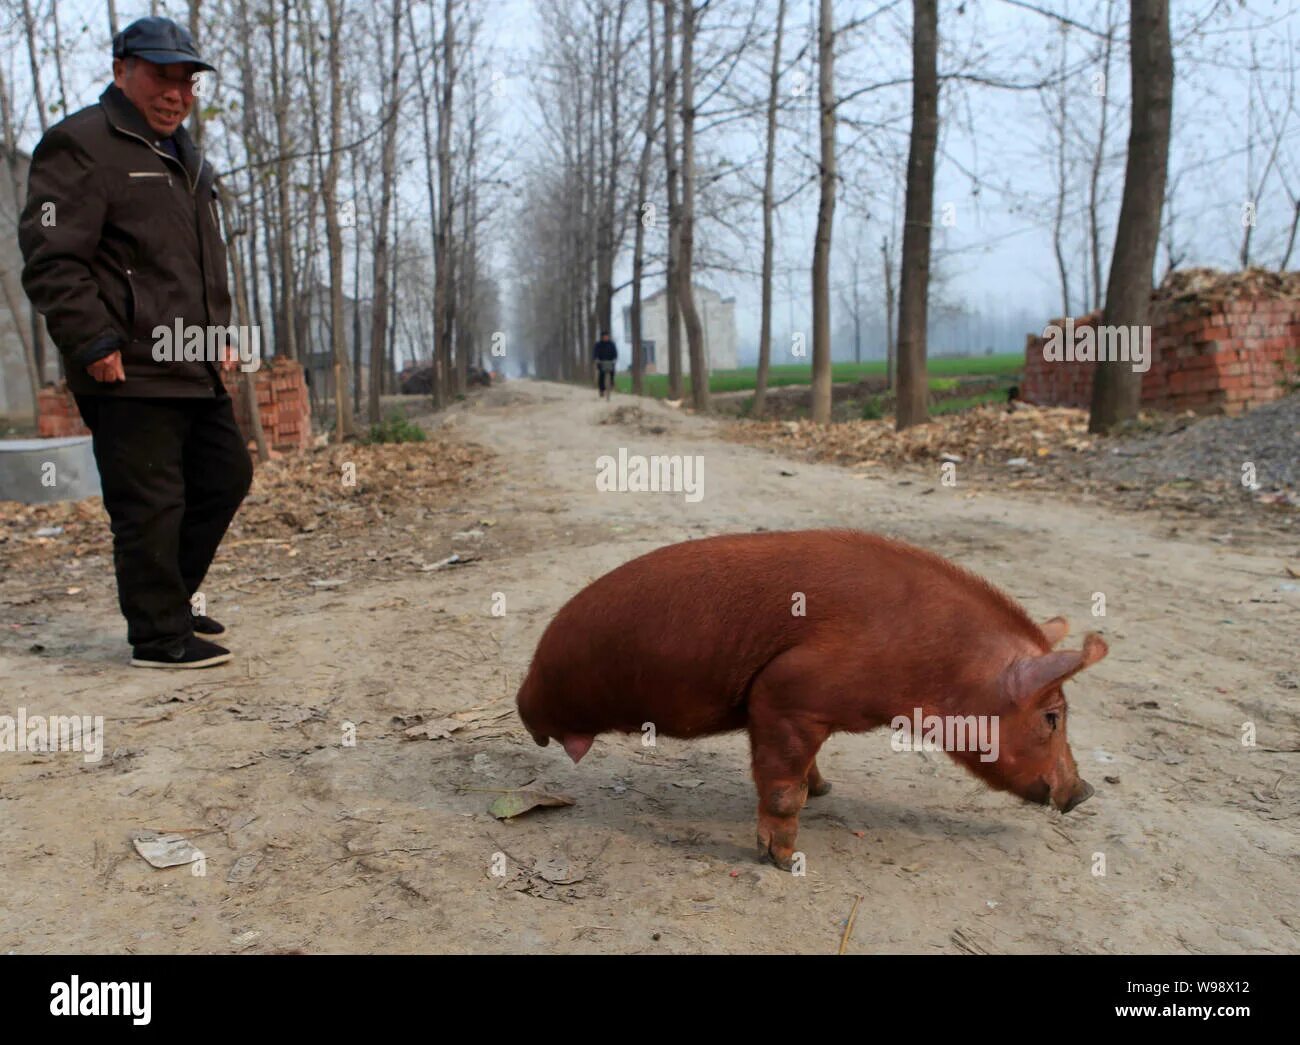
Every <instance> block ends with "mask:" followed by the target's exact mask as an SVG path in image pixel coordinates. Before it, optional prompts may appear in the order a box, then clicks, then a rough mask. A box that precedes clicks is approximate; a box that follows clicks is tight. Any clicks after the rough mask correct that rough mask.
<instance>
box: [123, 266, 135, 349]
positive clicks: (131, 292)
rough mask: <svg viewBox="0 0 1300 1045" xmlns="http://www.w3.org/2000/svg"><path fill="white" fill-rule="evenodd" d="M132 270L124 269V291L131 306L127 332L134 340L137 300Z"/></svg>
mask: <svg viewBox="0 0 1300 1045" xmlns="http://www.w3.org/2000/svg"><path fill="white" fill-rule="evenodd" d="M132 271H133V270H131V269H127V270H126V292H127V295H128V296H129V297H130V299H131V300H130V302H129V304H130V306H131V318H130V320H129V322H128V326H130V328H131V329H130V332H129V336H130V340H132V341H134V340H135V326H136V324H135V321H136V318H137V317H136V314H135V312H136V304H137V302H136V296H135V280H133V279H132V278H131V273H132Z"/></svg>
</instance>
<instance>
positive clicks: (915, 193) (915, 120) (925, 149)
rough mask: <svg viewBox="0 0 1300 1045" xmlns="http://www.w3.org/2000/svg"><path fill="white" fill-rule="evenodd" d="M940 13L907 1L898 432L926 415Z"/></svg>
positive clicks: (931, 0) (930, 0)
mask: <svg viewBox="0 0 1300 1045" xmlns="http://www.w3.org/2000/svg"><path fill="white" fill-rule="evenodd" d="M938 46H939V14H938V3H937V0H912V134H911V144H910V146H909V148H908V156H907V203H906V206H905V208H904V217H903V262H902V271H901V273H900V276H901V278H900V285H899V304H898V400H897V414H896V419H895V423H896V425H897V427H898V429H899V430H900V431H901V430H902V429H904V428H910V427H911V426H912V425H916V424H922V423H923V422H925V421H926V420H927V419H928V417H929V412H928V409H927V399H928V393H929V380H928V377H927V375H926V365H925V356H926V310H927V309H926V306H927V303H928V295H929V285H930V230H931V225H932V223H933V217H934V154H935V149H936V147H937V144H938V138H939V76H938Z"/></svg>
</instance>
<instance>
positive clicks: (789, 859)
mask: <svg viewBox="0 0 1300 1045" xmlns="http://www.w3.org/2000/svg"><path fill="white" fill-rule="evenodd" d="M765 860H771V861H772V863H774V864H776V866H777V867H779V868H781V870H782V871H789V870H791V869H792V868H793V867H794V851H793V850H791V851H790V852H789V853H787V854H786V855H785V856H780V855H778V854H777V853H776V852H775V851H774V850H773V849H772V847H771V845H770V844H769V843H768V842H767V840H766V839H765V838H764V837H763V836H762V835H759V836H758V861H759V863H762V862H763V861H765Z"/></svg>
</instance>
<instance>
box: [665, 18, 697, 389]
mask: <svg viewBox="0 0 1300 1045" xmlns="http://www.w3.org/2000/svg"><path fill="white" fill-rule="evenodd" d="M687 2H688V3H689V2H691V0H687ZM675 13H676V3H675V0H664V161H665V164H666V169H667V180H668V272H667V279H666V280H665V283H664V308H665V315H666V316H667V318H668V398H669V399H681V398H682V329H681V322H682V320H681V313H680V311H679V309H678V300H677V267H678V261H677V259H678V255H679V253H680V249H681V214H680V208H679V206H678V203H677V142H676V140H675V138H674V129H673V117H674V111H675V109H676V107H677V67H676V66H675V65H674V64H673V36H674V34H675V33H676V31H677V28H676V24H675V22H676V19H675V18H674V17H673V16H674V14H675Z"/></svg>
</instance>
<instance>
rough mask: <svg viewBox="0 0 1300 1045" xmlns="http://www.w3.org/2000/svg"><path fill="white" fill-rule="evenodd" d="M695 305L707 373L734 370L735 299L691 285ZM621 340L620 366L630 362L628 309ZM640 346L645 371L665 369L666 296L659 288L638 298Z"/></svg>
mask: <svg viewBox="0 0 1300 1045" xmlns="http://www.w3.org/2000/svg"><path fill="white" fill-rule="evenodd" d="M693 287H694V291H695V307H696V308H697V309H699V312H700V325H701V326H703V327H704V358H705V360H706V361H707V363H708V368H709V373H713V371H715V370H735V369H736V366H737V363H736V299H735V298H724V297H723V296H722V295H721V294H719V293H718V292H717V291H716V290H711V289H710V288H709V287H701V286H699V285H698V284H694V285H693ZM681 333H682V347H681V365H682V373H683V374H685V373H689V372H690V366H691V364H690V356H689V354H688V351H689V350H688V348H687V344H686V324H685V322H683V323H682V324H681ZM623 343H624V345H626V346H627V349H626V351H620V353H619V356H620V358H619V365H620V368H622V367H625V366H631V364H632V308H631V306H628V307H626V308H624V309H623ZM641 345H642V348H643V350H644V357H643V358H644V360H645V364H646V370H647V372H649V373H656V372H657V373H661V374H666V373H667V372H668V298H667V296H666V294H665V292H664V291H662V290H660V291H658V292H656V293H654V294H651V295H650V296H649V297H648V298H642V299H641Z"/></svg>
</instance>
